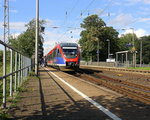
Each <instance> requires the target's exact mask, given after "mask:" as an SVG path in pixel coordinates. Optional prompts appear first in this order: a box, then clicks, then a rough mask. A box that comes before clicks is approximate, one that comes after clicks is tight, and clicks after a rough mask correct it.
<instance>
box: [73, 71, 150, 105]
mask: <svg viewBox="0 0 150 120" xmlns="http://www.w3.org/2000/svg"><path fill="white" fill-rule="evenodd" d="M90 72H91V71H87V70H86V71H84V69H81V70H79V71H77V73H76V74H75V76H76V77H80V78H82V79H84V80H88V81H91V82H94V83H95V84H97V85H101V86H104V87H107V88H109V89H111V90H114V91H116V92H119V93H121V94H123V95H125V96H128V97H130V98H132V99H135V100H138V101H141V102H144V103H146V104H150V87H146V86H143V85H139V84H135V83H132V82H128V81H123V80H119V79H115V78H112V77H108V76H106V75H103V74H102V73H97V72H93V71H92V74H89V73H90Z"/></svg>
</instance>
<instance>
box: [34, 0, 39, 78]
mask: <svg viewBox="0 0 150 120" xmlns="http://www.w3.org/2000/svg"><path fill="white" fill-rule="evenodd" d="M35 32H36V34H35V75H36V76H38V44H39V42H38V40H39V0H36V31H35Z"/></svg>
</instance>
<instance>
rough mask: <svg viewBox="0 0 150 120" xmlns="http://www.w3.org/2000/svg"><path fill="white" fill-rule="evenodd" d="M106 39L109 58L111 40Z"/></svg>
mask: <svg viewBox="0 0 150 120" xmlns="http://www.w3.org/2000/svg"><path fill="white" fill-rule="evenodd" d="M106 41H107V42H108V59H109V55H110V40H109V39H107V40H106Z"/></svg>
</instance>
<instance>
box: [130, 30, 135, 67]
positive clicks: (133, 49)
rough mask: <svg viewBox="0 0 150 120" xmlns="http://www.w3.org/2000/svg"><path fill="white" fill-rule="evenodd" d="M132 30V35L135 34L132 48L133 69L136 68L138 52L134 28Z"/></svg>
mask: <svg viewBox="0 0 150 120" xmlns="http://www.w3.org/2000/svg"><path fill="white" fill-rule="evenodd" d="M130 29H132V34H133V41H132V44H133V47H132V52H133V67H136V50H135V39H134V28H130Z"/></svg>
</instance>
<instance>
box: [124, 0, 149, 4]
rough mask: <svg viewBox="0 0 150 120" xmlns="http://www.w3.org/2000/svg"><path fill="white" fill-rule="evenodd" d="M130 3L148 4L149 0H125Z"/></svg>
mask: <svg viewBox="0 0 150 120" xmlns="http://www.w3.org/2000/svg"><path fill="white" fill-rule="evenodd" d="M127 1H128V2H129V3H130V4H136V3H144V4H150V0H127Z"/></svg>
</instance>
